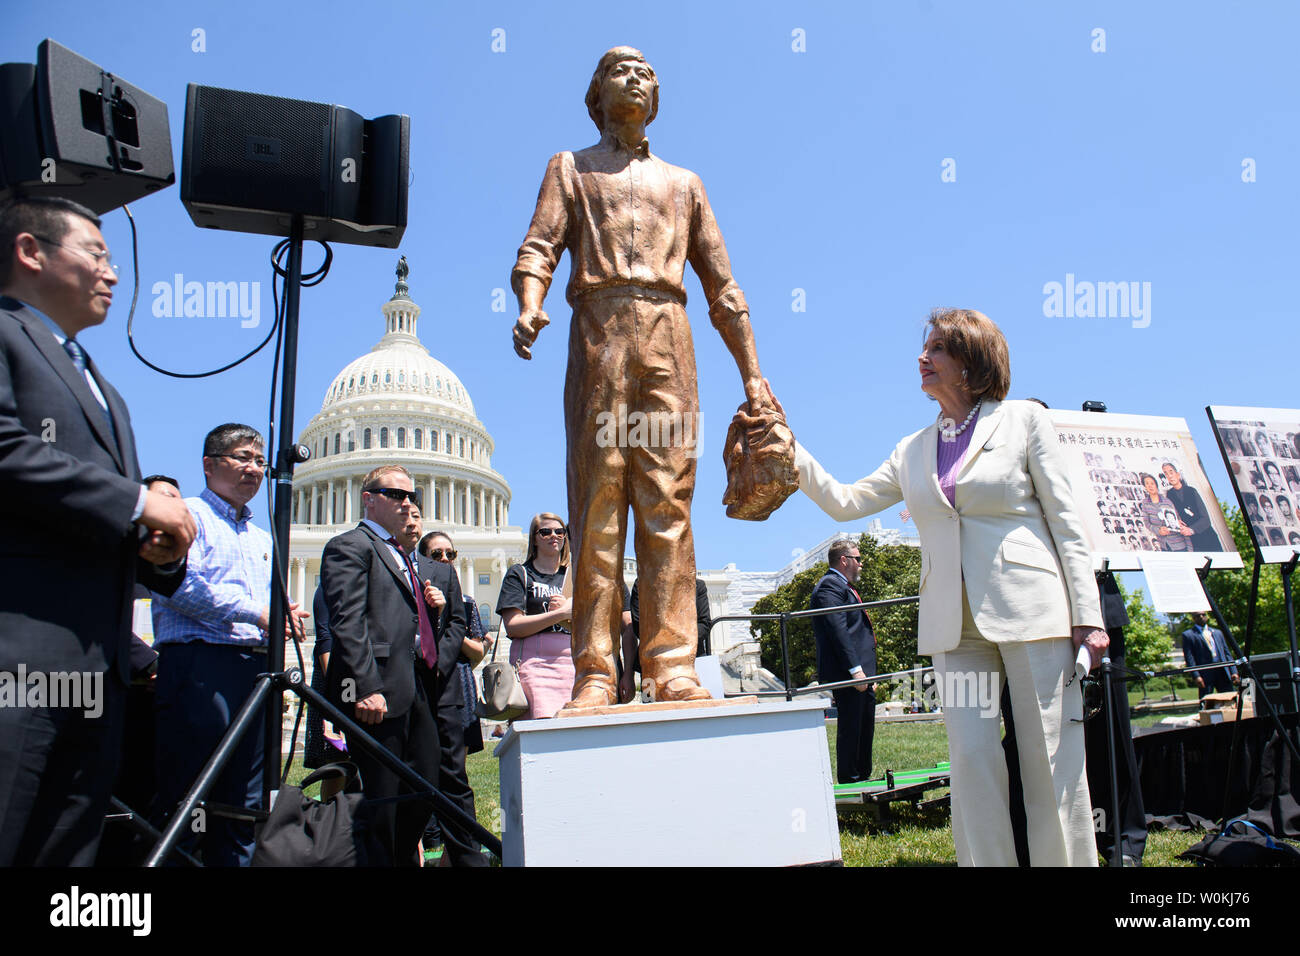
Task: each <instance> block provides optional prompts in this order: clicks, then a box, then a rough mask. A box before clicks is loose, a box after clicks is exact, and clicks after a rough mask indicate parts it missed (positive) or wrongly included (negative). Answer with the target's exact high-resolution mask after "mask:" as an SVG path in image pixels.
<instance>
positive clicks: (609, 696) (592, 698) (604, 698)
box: [560, 684, 617, 710]
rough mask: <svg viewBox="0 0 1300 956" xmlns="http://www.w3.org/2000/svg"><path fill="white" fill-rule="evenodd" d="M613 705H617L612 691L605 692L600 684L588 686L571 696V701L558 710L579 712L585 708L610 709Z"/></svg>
mask: <svg viewBox="0 0 1300 956" xmlns="http://www.w3.org/2000/svg"><path fill="white" fill-rule="evenodd" d="M615 703H617V700H616V697H615V694H614V693H613V692H612V691H609V690H606V689H605V688H604V687H602V686H601V685H600V684H588V685H587V686H586V687H583V688H582V689H581V690H579V691H578V692H577V693H576V694H574V695H573V700H571V701H569V702H568V703H567V704H565V705H564V706H563V707H562V708H560V709H561V710H581V709H583V708H586V707H610V706H613V705H614V704H615Z"/></svg>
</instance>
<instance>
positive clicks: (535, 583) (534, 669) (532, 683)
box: [497, 512, 573, 720]
mask: <svg viewBox="0 0 1300 956" xmlns="http://www.w3.org/2000/svg"><path fill="white" fill-rule="evenodd" d="M568 564H569V541H568V529H567V528H566V527H565V524H564V519H563V518H561V517H560V516H559V515H554V514H551V513H550V512H543V513H541V514H539V515H537V516H536V517H534V518H533V522H532V525H531V526H530V527H529V529H528V557H527V558H526V559H525V560H524V563H523V564H516V565H512V566H511V568H510V570H509V571H507V572H506V576H505V578H504V580H502V582H501V595H500V597H498V598H497V613H498V614H499V615H501V623H502V626H503V627H504V628H505V631H506V635H507V636H508V637H509V638H510V662H511V663H512V664H515V665H516V666H517V667H518V668H519V680H520V683H522V684H523V686H524V693H525V694H526V695H527V696H528V713H526V714H524V716H523V718H521V719H525V720H526V719H533V718H538V717H554V716H555V712H556V711H557V710H559V709H560V708H561V707H563V706H564V705H565V704H567V703H568V702H569V698H570V697H572V696H573V652H572V648H571V645H570V641H571V637H570V634H569V618H570V617H571V616H572V614H573V601H572V600H571V599H568V598H565V597H564V596H563V594H562V593H561V591H562V588H563V585H564V574H565V571H566V570H567V568H568Z"/></svg>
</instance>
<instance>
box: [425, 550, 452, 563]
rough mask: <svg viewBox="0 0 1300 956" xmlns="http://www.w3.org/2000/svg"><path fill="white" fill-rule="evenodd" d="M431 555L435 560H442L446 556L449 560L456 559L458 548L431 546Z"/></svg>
mask: <svg viewBox="0 0 1300 956" xmlns="http://www.w3.org/2000/svg"><path fill="white" fill-rule="evenodd" d="M429 557H431V558H433V560H435V561H441V560H442V559H443V558H446V559H447V560H448V561H455V560H456V549H455V548H430V549H429Z"/></svg>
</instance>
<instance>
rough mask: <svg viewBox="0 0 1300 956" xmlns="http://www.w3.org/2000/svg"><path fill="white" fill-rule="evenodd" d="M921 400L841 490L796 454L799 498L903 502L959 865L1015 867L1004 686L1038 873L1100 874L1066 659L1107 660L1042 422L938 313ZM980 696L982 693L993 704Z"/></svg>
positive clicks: (962, 325) (998, 340) (869, 510)
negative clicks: (1083, 870) (1082, 652)
mask: <svg viewBox="0 0 1300 956" xmlns="http://www.w3.org/2000/svg"><path fill="white" fill-rule="evenodd" d="M919 361H920V373H921V390H922V391H924V392H925V393H926V394H927V395H929V396H930V397H931V398H933V399H935V400H937V401H938V403H939V407H940V414H939V420H938V421H937V422H936V423H935V424H932V425H930V426H928V427H926V428H923V429H922V430H921V431H919V432H916V433H915V434H913V435H909V436H908V437H907V438H904V439H903V440H902V441H901V442H899V444H898V447H897V448H895V449H894V453H893V454H892V455H891V456H890V457H889V460H888V461H886V462H885V463H884V464H883V465H881V466H880V467H879V468H878V469H876V471H875V472H873V473H872V474H870V475H868V476H867V477H866V478H862V479H860V480H859V481H857V482H855V483H853V484H847V485H846V484H841V483H840V482H838V481H836V480H835V479H834V478H832V477H831V476H830V475H829V474H827V472H826V470H825V469H824V468H822V467H821V465H819V464H818V463H817V461H816V460H815V459H814V458H813V457H812V456H811V455H809V454H808V452H807V451H806V450H805V449H804V448H803V447H802V446H798V445H797V446H796V457H795V462H796V465H797V466H798V468H799V487H800V489H801V490H802V491H803V492H804V493H805V494H806V495H808V497H810V498H812V500H813V501H815V502H816V503H817V504H818V505H819V506H820V507H821V508H822V510H823V511H825V512H826V513H827V514H829V515H830V516H831V517H833V518H835V519H837V520H840V521H850V520H853V519H855V518H862V517H864V516H866V515H870V514H874V513H875V512H877V511H880V510H882V509H883V508H887V507H889V506H890V505H893V504H895V503H897V502H898V501H900V500H903V501H905V502H906V504H907V509H908V511H909V512H911V518H912V520H913V521H915V522H916V528H917V531H918V532H919V534H920V537H921V588H920V591H921V594H920V597H921V608H920V621H919V628H918V642H917V643H918V647H917V650H918V652H919V653H920V654H923V655H931V656H932V657H933V659H934V666H935V674H936V677H937V678H938V680H939V687H940V692H941V694H942V695H943V712H944V721H945V724H946V726H947V730H948V749H949V754H950V757H951V762H952V829H953V841H954V842H955V844H956V848H957V861H958V863H959V864H961V865H962V866H1015V865H1016V854H1015V847H1014V844H1013V841H1012V835H1011V820H1010V814H1009V812H1008V808H1007V807H1008V800H1007V774H1006V765H1005V762H1004V760H1003V756H1002V749H1001V747H1000V739H1001V732H1000V721H999V708H998V696H999V693H1000V691H1001V685H1002V682H1003V681H1004V680H1005V681H1007V682H1009V686H1010V691H1011V708H1012V712H1013V714H1014V715H1015V720H1016V738H1017V744H1018V746H1019V750H1020V770H1021V777H1022V778H1023V781H1024V787H1025V810H1026V815H1027V817H1028V823H1029V856H1030V861H1031V863H1032V864H1033V865H1035V866H1096V865H1097V852H1096V846H1095V842H1094V837H1093V827H1092V808H1091V802H1090V800H1089V797H1088V781H1087V776H1086V774H1085V772H1084V746H1083V724H1082V717H1083V713H1082V710H1083V702H1082V695H1081V693H1080V688H1079V686H1078V681H1076V680H1074V679H1073V676H1074V658H1075V654H1076V649H1077V648H1078V647H1079V646H1080V645H1081V644H1085V643H1086V644H1087V645H1088V647H1089V649H1090V650H1091V652H1092V663H1093V665H1094V666H1096V664H1097V663H1099V662H1100V660H1101V657H1102V652H1103V651H1104V650H1105V648H1106V644H1107V640H1106V632H1105V631H1104V630H1102V617H1101V610H1100V607H1099V605H1098V600H1097V585H1096V580H1095V578H1094V577H1093V572H1092V564H1091V559H1090V556H1089V553H1088V549H1087V547H1086V545H1085V544H1084V539H1083V526H1082V524H1081V523H1080V521H1079V517H1078V515H1077V514H1076V512H1075V508H1074V501H1073V499H1072V498H1071V495H1070V484H1069V479H1068V477H1067V474H1066V468H1065V462H1064V459H1063V456H1062V455H1061V453H1060V450H1059V448H1058V442H1057V437H1056V433H1055V431H1054V430H1053V428H1052V426H1051V423H1050V421H1049V420H1048V417H1047V413H1046V412H1045V411H1044V410H1043V409H1042V408H1041V407H1040V406H1039V405H1037V404H1035V403H1033V402H1007V401H1003V399H1004V398H1005V397H1006V394H1007V390H1008V388H1009V387H1010V377H1011V376H1010V364H1009V361H1008V356H1007V344H1006V340H1005V339H1004V338H1003V336H1002V332H1001V330H999V329H998V327H997V326H996V325H994V324H993V322H992V321H991V320H990V319H989V318H988V317H987V316H985V315H983V314H982V313H980V312H976V311H973V310H966V309H945V310H935V311H934V312H932V313H931V315H930V320H929V322H928V323H927V325H926V340H925V345H924V347H923V348H922V350H921V355H920V360H919ZM990 695H991V696H990Z"/></svg>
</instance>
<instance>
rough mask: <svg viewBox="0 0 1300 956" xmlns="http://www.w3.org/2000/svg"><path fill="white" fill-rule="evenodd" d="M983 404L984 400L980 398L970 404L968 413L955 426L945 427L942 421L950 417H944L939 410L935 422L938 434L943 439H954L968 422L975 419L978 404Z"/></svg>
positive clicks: (966, 426) (978, 407) (967, 426)
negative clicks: (964, 418) (963, 419)
mask: <svg viewBox="0 0 1300 956" xmlns="http://www.w3.org/2000/svg"><path fill="white" fill-rule="evenodd" d="M983 404H984V402H983V400H982V399H981V400H980V401H978V402H976V403H975V404H974V405H973V406H971V410H970V414H968V415H967V416H966V420H965V421H964V422H962V423H961V424H960V425H958V426H957V427H956V428H945V427H944V422H945V421H951V419H946V418H944V417H943V412H939V418H938V419H937V421H936V424H938V426H939V436H940V437H941V438H943V440H944V441H956V440H957V436H958V435H960V434H961V433H962V432H964V431H965V430H966V429H968V428H970V423H971V422H972V421H974V420H975V416H976V415H977V414H979V410H980V406H981V405H983Z"/></svg>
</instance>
